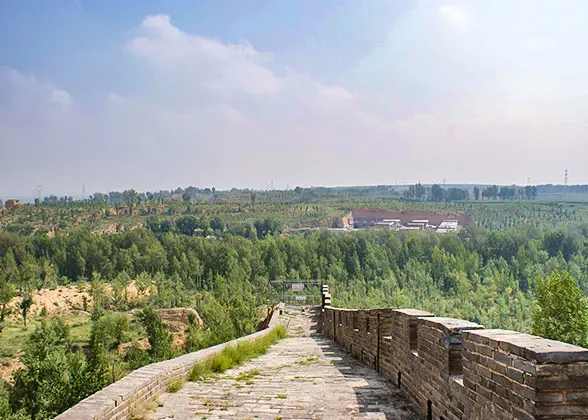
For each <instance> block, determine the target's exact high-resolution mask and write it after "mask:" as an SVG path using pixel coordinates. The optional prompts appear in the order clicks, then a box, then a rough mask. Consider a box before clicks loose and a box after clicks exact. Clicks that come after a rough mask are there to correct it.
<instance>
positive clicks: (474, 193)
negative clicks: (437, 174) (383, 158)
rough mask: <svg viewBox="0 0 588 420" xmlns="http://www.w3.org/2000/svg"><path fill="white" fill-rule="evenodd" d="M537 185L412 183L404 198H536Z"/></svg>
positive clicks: (421, 199)
mask: <svg viewBox="0 0 588 420" xmlns="http://www.w3.org/2000/svg"><path fill="white" fill-rule="evenodd" d="M537 191H538V189H537V187H536V186H534V185H527V186H525V187H518V186H515V185H513V186H506V185H505V186H498V185H488V186H477V185H476V186H474V187H473V188H471V195H470V189H467V188H459V187H450V188H447V189H445V188H443V187H442V186H440V185H439V184H433V185H432V186H430V187H429V186H426V185H423V184H420V183H419V184H415V185H410V186H409V187H408V190H406V191H404V193H403V195H402V198H403V199H404V200H416V201H437V202H441V201H464V200H470V199H474V200H480V199H482V200H484V199H488V200H497V199H500V200H534V199H535V198H537Z"/></svg>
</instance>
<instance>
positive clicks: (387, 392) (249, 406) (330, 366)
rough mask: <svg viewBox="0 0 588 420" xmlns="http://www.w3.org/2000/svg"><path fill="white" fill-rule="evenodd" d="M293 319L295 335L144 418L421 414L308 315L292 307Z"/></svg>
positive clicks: (169, 397) (406, 418)
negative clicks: (319, 329) (316, 331)
mask: <svg viewBox="0 0 588 420" xmlns="http://www.w3.org/2000/svg"><path fill="white" fill-rule="evenodd" d="M286 322H288V330H289V333H290V336H291V338H287V339H284V340H281V341H280V342H278V343H277V344H275V345H274V346H272V347H271V349H270V351H269V352H268V353H267V354H266V355H264V356H261V357H258V358H256V359H254V360H251V361H249V362H247V363H245V364H244V365H243V366H240V367H238V368H234V369H231V370H228V371H227V372H226V373H224V374H222V375H220V376H219V377H218V378H216V379H211V380H208V381H206V382H187V383H186V386H185V387H184V388H183V389H182V390H180V391H178V392H177V393H174V394H164V395H162V396H160V397H159V401H160V405H161V406H160V407H159V408H157V410H156V411H155V412H151V413H149V414H148V415H146V416H145V418H146V419H149V420H155V419H158V420H162V419H165V420H168V419H174V420H184V419H272V420H278V419H332V420H340V419H363V418H370V419H401V420H415V419H419V417H417V416H415V415H414V414H412V413H411V411H410V406H409V404H408V403H407V402H406V400H405V399H404V398H403V397H402V396H401V395H400V393H399V391H398V389H396V388H395V387H394V386H393V385H391V384H389V383H388V382H387V381H385V380H384V379H383V378H382V377H380V376H379V375H378V374H377V373H376V372H375V371H374V370H372V369H369V368H367V367H365V366H363V365H361V364H360V363H359V362H357V361H356V360H355V359H353V358H351V357H350V356H348V355H346V354H345V353H342V352H341V351H339V349H338V348H337V346H336V345H335V344H333V343H332V342H331V341H330V340H327V339H323V338H321V337H318V336H316V335H314V321H313V319H312V317H311V316H310V315H309V314H307V313H301V312H300V311H298V310H293V309H287V310H286Z"/></svg>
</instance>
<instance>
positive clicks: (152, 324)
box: [137, 307, 171, 361]
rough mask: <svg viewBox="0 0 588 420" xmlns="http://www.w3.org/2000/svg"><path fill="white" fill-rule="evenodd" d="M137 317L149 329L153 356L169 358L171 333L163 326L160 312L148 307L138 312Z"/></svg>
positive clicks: (148, 334)
mask: <svg viewBox="0 0 588 420" xmlns="http://www.w3.org/2000/svg"><path fill="white" fill-rule="evenodd" d="M137 318H138V319H139V322H140V323H141V325H143V327H144V328H145V330H146V331H147V339H148V340H149V345H150V346H151V349H150V350H149V354H150V355H151V357H152V358H153V359H154V360H157V361H159V360H165V359H167V358H168V357H169V356H170V354H171V335H170V333H169V332H168V331H167V330H166V329H165V327H164V326H163V322H162V321H161V317H160V316H159V314H158V313H157V312H155V311H154V310H153V309H152V308H149V307H147V308H145V309H143V310H142V311H140V312H139V313H138V314H137Z"/></svg>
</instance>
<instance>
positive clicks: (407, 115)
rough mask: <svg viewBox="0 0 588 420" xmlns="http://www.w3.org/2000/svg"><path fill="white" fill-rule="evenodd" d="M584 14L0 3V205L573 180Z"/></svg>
mask: <svg viewBox="0 0 588 420" xmlns="http://www.w3.org/2000/svg"><path fill="white" fill-rule="evenodd" d="M587 23H588V2H586V1H585V0H576V1H566V0H559V1H557V2H555V1H551V0H517V1H512V0H493V1H483V0H470V1H466V0H463V1H460V0H455V1H452V0H447V1H445V0H438V1H437V0H422V1H418V0H388V1H379V0H349V1H342V0H322V1H310V0H308V1H303V0H273V1H270V0H239V1H234V0H208V1H205V0H125V1H120V0H52V1H46V0H19V1H16V0H0V40H2V41H1V42H0V197H5V198H6V197H10V196H18V197H24V196H30V195H32V194H33V191H34V190H35V189H36V188H41V187H38V186H42V193H43V195H48V194H57V195H63V194H68V195H74V196H81V195H82V191H83V189H84V188H85V191H86V193H92V192H97V191H102V192H107V191H112V190H122V189H127V188H135V189H137V190H141V191H145V190H150V191H153V190H159V189H170V188H176V187H178V186H188V185H194V186H200V187H212V186H215V187H216V188H217V189H226V188H231V187H240V188H245V187H249V188H259V189H262V188H267V187H268V186H270V185H272V182H273V185H274V187H275V188H280V189H283V188H287V187H289V188H294V187H295V186H313V185H314V186H316V185H325V186H334V185H371V184H397V183H398V184H405V183H414V182H418V181H420V182H423V183H435V182H440V181H441V180H442V179H445V180H446V182H447V183H451V184H457V183H468V184H474V183H479V184H484V183H497V184H513V183H516V184H526V183H527V182H529V181H530V182H531V183H533V184H541V183H554V184H557V183H563V178H564V170H566V169H567V170H568V171H569V178H570V183H574V184H581V183H588V165H586V164H585V161H586V156H587V154H588V136H587V135H588V118H587V117H588V77H587V76H588V55H587V54H585V40H586V39H588V24H587Z"/></svg>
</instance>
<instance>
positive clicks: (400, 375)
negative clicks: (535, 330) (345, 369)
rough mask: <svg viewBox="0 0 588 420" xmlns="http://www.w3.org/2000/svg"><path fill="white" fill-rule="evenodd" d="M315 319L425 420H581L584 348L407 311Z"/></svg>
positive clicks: (334, 311) (327, 310) (335, 311)
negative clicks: (407, 399)
mask: <svg viewBox="0 0 588 420" xmlns="http://www.w3.org/2000/svg"><path fill="white" fill-rule="evenodd" d="M322 318H323V319H322V323H321V328H322V333H323V334H324V335H326V336H327V337H330V338H331V339H333V340H334V341H336V342H337V343H338V344H339V345H340V346H341V347H342V348H343V349H344V350H345V351H348V352H350V353H352V354H353V355H354V356H355V357H357V358H358V359H360V360H362V361H363V362H364V363H366V364H368V365H369V366H372V367H373V368H374V369H376V370H377V371H378V372H380V373H381V374H382V375H384V376H385V377H387V378H389V379H390V380H391V381H392V382H394V383H395V384H396V385H397V386H398V387H399V388H400V389H401V390H403V391H404V392H405V393H406V394H407V395H408V396H409V397H410V399H411V400H412V401H413V402H414V403H415V405H416V406H417V408H418V409H419V410H420V411H421V412H422V413H423V414H424V415H425V416H426V417H425V418H427V419H440V420H455V419H524V420H527V419H588V349H583V348H580V347H576V346H572V345H570V344H566V343H562V342H559V341H553V340H546V339H543V338H540V337H535V336H532V335H528V334H523V333H519V332H515V331H506V330H496V329H485V328H484V327H483V326H481V325H478V324H476V323H473V322H469V321H464V320H461V319H453V318H443V317H436V316H434V315H433V314H431V313H428V312H424V311H419V310H415V309H370V310H353V309H339V308H333V307H330V306H325V307H324V308H323V317H322Z"/></svg>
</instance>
